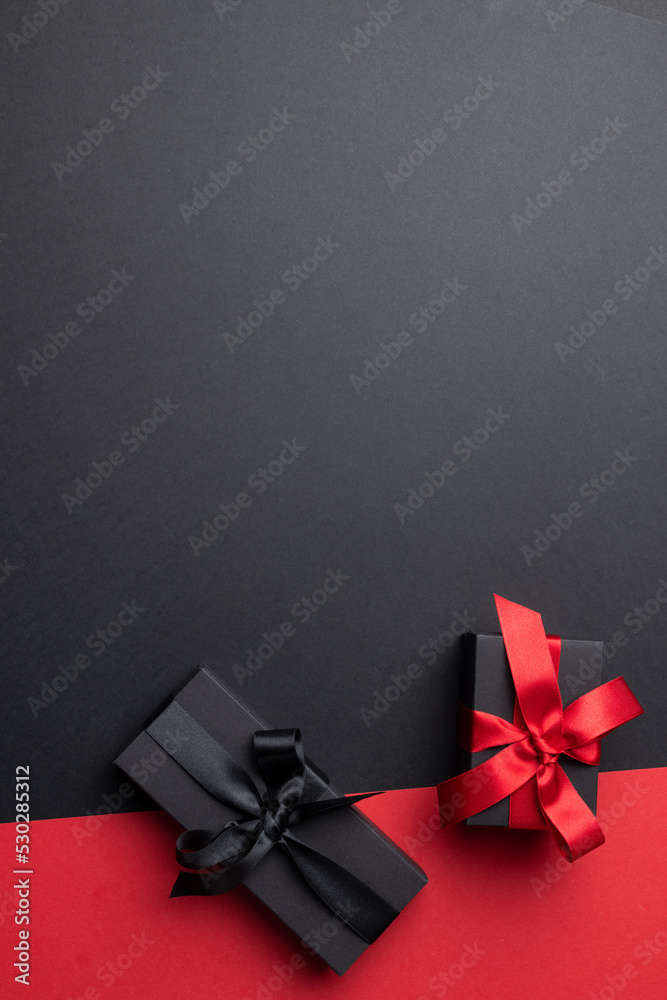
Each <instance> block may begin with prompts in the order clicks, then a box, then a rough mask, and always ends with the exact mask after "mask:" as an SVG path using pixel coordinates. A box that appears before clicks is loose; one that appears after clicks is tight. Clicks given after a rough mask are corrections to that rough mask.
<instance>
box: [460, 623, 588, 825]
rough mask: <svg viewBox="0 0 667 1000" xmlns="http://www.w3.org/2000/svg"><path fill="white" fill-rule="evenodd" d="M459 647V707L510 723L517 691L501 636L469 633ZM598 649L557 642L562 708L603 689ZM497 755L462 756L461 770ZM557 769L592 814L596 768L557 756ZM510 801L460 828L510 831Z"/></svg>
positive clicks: (485, 752) (487, 752) (577, 641)
mask: <svg viewBox="0 0 667 1000" xmlns="http://www.w3.org/2000/svg"><path fill="white" fill-rule="evenodd" d="M461 642H462V663H461V691H460V701H461V704H462V705H465V707H466V708H469V709H473V710H477V711H481V712H491V713H493V714H494V715H498V716H500V717H501V718H503V719H507V721H508V722H512V721H513V718H514V711H515V705H516V691H515V688H514V682H513V680H512V674H511V671H510V665H509V660H508V659H507V652H506V650H505V644H504V642H503V637H502V635H501V634H500V633H497V634H496V633H468V634H467V635H464V636H463V637H462V640H461ZM601 645H602V644H601V643H600V642H594V641H592V640H588V639H561V641H560V662H559V665H558V687H559V689H560V693H561V698H562V701H563V708H566V707H567V706H568V705H569V704H571V702H573V701H575V699H576V698H578V697H579V696H580V695H582V694H585V693H586V692H587V691H592V690H593V689H594V688H596V687H599V685H600V684H601V683H602V678H601V674H602V669H601V668H602V663H603V661H604V657H603V656H602V653H601V652H600V649H601ZM603 746H604V744H603ZM496 753H497V750H496V749H490V750H480V751H477V752H476V753H475V752H471V751H468V750H461V751H460V764H461V770H462V771H469V770H470V769H471V768H473V767H476V766H477V765H478V764H481V763H483V762H484V761H487V760H489V759H490V758H491V757H493V756H494V755H495V754H496ZM559 763H560V765H561V767H562V768H563V770H564V771H565V773H566V774H567V776H568V778H569V779H570V781H571V782H572V784H573V785H574V787H575V789H576V791H577V792H578V793H579V795H580V796H581V798H582V799H583V800H584V802H585V803H586V805H587V806H588V808H589V809H590V810H591V812H593V813H594V812H595V809H596V805H597V787H598V771H599V765H595V764H584V763H582V762H581V761H579V760H575V759H574V758H573V757H568V756H566V755H565V754H563V755H561V757H560V760H559ZM470 784H471V789H470V790H471V791H472V792H473V793H474V789H475V786H474V784H473V783H472V781H471V782H470ZM510 799H511V796H507V797H506V798H504V799H501V800H500V802H496V803H495V804H494V805H492V806H489V807H488V808H486V809H483V810H482V811H481V812H478V813H475V814H474V815H472V816H469V817H468V818H467V819H466V820H464V822H465V823H466V824H469V825H477V826H509V825H510ZM522 825H523V824H522ZM524 828H525V827H524ZM529 829H539V830H544V829H546V823H545V822H544V820H543V819H542V818H541V817H539V816H536V822H535V823H534V825H532V826H531V827H529Z"/></svg>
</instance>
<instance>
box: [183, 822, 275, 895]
mask: <svg viewBox="0 0 667 1000" xmlns="http://www.w3.org/2000/svg"><path fill="white" fill-rule="evenodd" d="M189 832H191V833H200V832H202V831H199V830H195V831H189ZM272 847H275V844H274V842H273V841H272V840H271V838H270V837H267V835H266V834H265V833H264V832H263V831H262V833H260V835H259V837H258V839H257V842H256V843H255V844H254V845H253V848H252V850H251V851H249V852H248V853H247V854H246V855H245V857H243V858H241V860H239V861H236V862H233V867H230V868H225V869H224V870H223V871H219V872H216V871H209V872H198V873H194V872H181V873H180V875H179V876H178V878H177V879H176V881H175V882H174V885H173V888H172V890H171V892H170V894H169V895H170V896H220V895H221V894H222V893H223V892H229V890H230V889H234V888H235V887H236V886H237V885H239V884H240V883H241V882H242V881H243V879H244V878H247V877H248V875H249V874H250V872H251V871H252V870H253V868H254V867H255V865H256V864H257V863H258V862H259V861H261V860H262V858H263V857H264V855H265V854H268V852H269V851H270V850H271V848H272Z"/></svg>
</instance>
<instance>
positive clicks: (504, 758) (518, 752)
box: [438, 740, 539, 826]
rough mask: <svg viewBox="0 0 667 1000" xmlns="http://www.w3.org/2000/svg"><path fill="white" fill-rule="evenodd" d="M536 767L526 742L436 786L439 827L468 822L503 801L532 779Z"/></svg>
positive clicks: (531, 751) (536, 762) (532, 752)
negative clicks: (470, 818) (462, 821)
mask: <svg viewBox="0 0 667 1000" xmlns="http://www.w3.org/2000/svg"><path fill="white" fill-rule="evenodd" d="M538 767H539V762H538V760H537V757H536V755H535V751H534V750H533V749H532V747H531V746H529V745H527V740H524V741H522V742H521V743H513V744H512V745H511V746H508V747H505V749H504V750H501V751H500V752H499V753H497V754H495V755H494V756H493V757H491V759H490V760H487V761H485V762H484V763H483V764H478V765H477V767H473V769H472V770H471V771H466V772H465V774H457V775H456V777H454V778H449V779H448V780H447V781H441V782H440V784H439V785H438V802H439V804H440V825H441V826H449V824H450V823H459V822H460V821H461V820H464V819H468V817H470V816H474V815H475V814H476V813H478V812H481V811H482V809H488V807H489V806H492V805H495V803H496V802H500V800H501V799H504V798H506V796H508V795H510V794H511V793H512V792H513V791H514V790H515V789H516V788H519V787H520V786H521V785H524V784H525V783H526V782H527V781H530V779H531V778H532V777H533V775H534V774H535V772H536V771H537V769H538Z"/></svg>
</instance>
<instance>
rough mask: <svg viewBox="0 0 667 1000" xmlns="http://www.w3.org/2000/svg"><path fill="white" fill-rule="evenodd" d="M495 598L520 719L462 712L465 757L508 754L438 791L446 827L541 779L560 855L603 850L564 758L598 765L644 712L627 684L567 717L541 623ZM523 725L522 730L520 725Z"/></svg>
mask: <svg viewBox="0 0 667 1000" xmlns="http://www.w3.org/2000/svg"><path fill="white" fill-rule="evenodd" d="M494 596H495V599H496V609H497V611H498V618H499V619H500V628H501V631H502V634H503V640H504V643H505V650H506V652H507V657H508V659H509V664H510V669H511V671H512V679H513V681H514V687H515V689H516V697H517V702H518V706H519V709H520V712H517V713H515V722H514V723H512V722H508V721H507V720H506V719H501V718H499V717H498V716H496V715H491V714H489V713H488V712H478V711H471V710H470V709H468V708H465V707H464V706H463V705H460V706H459V713H460V714H459V743H460V744H461V746H462V747H463V748H464V749H465V750H469V751H471V752H477V751H480V750H488V749H490V748H491V747H497V746H504V749H503V750H500V751H499V753H497V754H495V755H494V756H493V757H492V758H491V759H490V760H488V761H486V762H485V763H483V764H479V765H478V766H477V767H475V768H473V769H472V770H471V771H466V773H465V774H459V775H457V776H456V777H455V778H450V779H449V780H448V781H443V782H442V783H441V784H439V785H438V798H439V801H440V813H441V816H442V817H443V818H442V825H443V826H447V825H449V823H458V822H460V820H463V819H467V818H468V817H469V816H473V815H475V813H478V812H481V811H482V810H483V809H487V808H488V807H489V806H492V805H494V803H496V802H499V801H500V800H501V799H504V798H505V797H506V796H508V795H511V793H512V792H514V791H515V790H516V789H517V788H520V787H521V786H523V785H525V784H526V782H528V781H531V779H532V778H533V777H535V779H536V784H537V796H538V800H539V806H540V809H541V811H542V814H543V816H544V819H545V822H546V824H547V826H548V828H549V829H550V830H551V833H552V835H553V837H554V839H555V841H556V843H557V845H558V849H559V850H560V852H561V854H562V855H563V856H564V857H565V858H567V860H568V861H574V860H575V859H576V858H579V857H581V856H582V855H583V854H587V853H588V851H592V850H593V849H594V848H596V847H599V846H600V845H601V844H603V843H604V834H603V832H602V829H601V827H600V825H599V823H598V821H597V820H596V818H595V816H594V815H593V813H592V812H591V810H590V809H589V808H588V806H587V805H586V803H585V802H584V800H583V799H582V798H581V797H580V796H579V794H578V792H577V791H575V789H574V786H573V785H572V783H571V782H570V780H569V778H568V777H567V775H566V774H565V772H564V771H563V769H562V767H561V766H560V764H559V763H558V758H559V756H560V754H562V753H566V754H568V755H569V756H570V757H574V758H575V759H576V760H580V761H583V763H585V764H598V763H599V761H600V739H601V738H602V737H603V736H605V735H606V733H609V732H611V730H612V729H616V728H617V727H618V726H622V725H623V723H625V722H629V721H630V719H634V718H635V717H636V716H638V715H641V714H642V713H643V711H644V710H643V708H642V707H641V705H640V704H639V702H638V701H637V699H636V698H635V696H634V695H633V693H632V691H631V690H630V688H629V687H628V685H627V684H626V683H625V681H624V680H623V678H622V677H617V678H615V679H614V680H612V681H608V683H607V684H603V685H601V686H600V687H598V688H595V689H594V690H593V691H589V692H587V693H586V694H583V695H581V697H579V698H577V700H576V701H573V702H572V704H571V705H568V707H567V708H566V709H565V710H563V703H562V701H561V696H560V690H559V687H558V678H557V674H556V671H555V670H554V663H553V660H552V657H551V653H550V650H549V645H548V642H547V637H546V635H545V632H544V626H543V625H542V618H541V616H540V615H539V614H537V612H535V611H530V610H529V608H524V607H522V606H521V605H520V604H513V603H512V602H511V601H506V600H505V599H504V598H503V597H498V596H497V595H494ZM521 716H522V717H523V719H522V720H521ZM517 719H518V720H519V721H520V722H521V721H522V722H523V725H521V724H519V725H517V724H516V722H517ZM506 744H509V745H506ZM445 805H446V806H447V817H448V818H447V819H445V818H444V815H443V814H444V808H443V807H444V806H445ZM452 812H453V815H452ZM450 816H451V818H449V817H450Z"/></svg>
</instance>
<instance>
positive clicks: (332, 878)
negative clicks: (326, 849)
mask: <svg viewBox="0 0 667 1000" xmlns="http://www.w3.org/2000/svg"><path fill="white" fill-rule="evenodd" d="M281 844H282V846H283V847H284V848H285V850H286V851H287V853H288V854H289V856H290V857H291V859H292V861H293V862H294V864H295V865H296V867H297V868H298V870H299V872H300V873H301V875H302V876H303V878H304V879H305V880H306V882H307V883H308V885H309V886H310V887H311V889H312V890H313V891H314V892H316V893H317V895H318V896H319V897H320V899H321V900H322V901H323V902H324V903H326V905H327V906H328V907H329V909H330V910H332V911H333V912H334V913H335V914H336V915H337V916H338V917H339V918H340V919H341V920H342V921H343V922H344V923H346V924H347V925H348V927H351V928H352V930H353V931H355V932H356V933H357V934H358V935H359V937H360V938H362V939H363V940H364V941H366V942H367V944H372V943H373V941H375V940H376V939H377V938H379V936H380V935H381V934H382V932H383V931H385V930H386V929H387V927H388V926H389V924H390V923H391V922H392V920H394V919H395V918H396V917H397V916H398V913H399V911H398V910H396V909H395V908H394V907H393V906H391V904H390V903H388V902H387V901H386V900H385V899H383V898H382V896H379V895H378V894H377V893H376V892H375V891H374V890H373V889H371V887H370V886H368V885H366V883H365V882H362V881H361V879H358V878H357V877H356V875H353V874H352V873H351V872H349V871H346V869H345V868H342V867H341V866H340V865H339V864H336V862H335V861H332V860H331V858H327V857H326V855H324V854H320V853H319V851H316V850H314V849H313V848H312V847H308V845H307V844H304V843H303V841H301V840H297V838H296V837H295V836H294V834H292V833H289V834H285V836H284V837H283V839H282V841H281Z"/></svg>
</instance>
